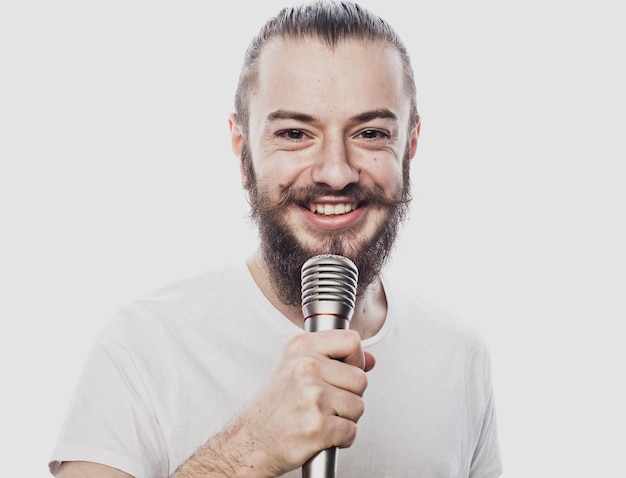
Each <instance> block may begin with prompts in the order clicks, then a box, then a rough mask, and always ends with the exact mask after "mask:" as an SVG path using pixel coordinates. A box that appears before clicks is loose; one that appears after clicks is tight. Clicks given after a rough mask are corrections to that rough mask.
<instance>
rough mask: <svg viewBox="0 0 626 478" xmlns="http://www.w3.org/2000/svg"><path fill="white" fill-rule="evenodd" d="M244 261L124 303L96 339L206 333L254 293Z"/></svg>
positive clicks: (148, 338) (133, 340) (136, 339)
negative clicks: (222, 316)
mask: <svg viewBox="0 0 626 478" xmlns="http://www.w3.org/2000/svg"><path fill="white" fill-rule="evenodd" d="M251 281H252V279H251V278H250V277H249V274H248V273H247V269H246V266H245V263H244V262H243V261H242V262H241V263H235V264H231V265H227V266H222V267H220V268H216V269H212V270H208V271H206V272H203V273H201V274H197V275H195V276H191V277H187V278H184V279H181V280H178V281H175V282H172V283H170V284H167V285H164V286H163V287H160V288H158V289H155V290H153V291H150V292H148V293H146V294H143V295H140V296H137V297H135V298H134V299H132V300H130V301H128V302H127V303H125V304H123V305H122V306H121V307H120V308H119V309H118V310H117V312H116V313H115V314H114V315H113V317H112V318H111V320H110V321H109V322H108V323H107V324H106V326H105V327H104V329H103V330H102V331H101V334H100V336H99V341H100V342H103V343H106V342H111V341H115V342H118V343H119V342H128V343H129V344H131V343H132V344H133V347H134V346H135V345H136V344H137V343H146V342H148V341H153V340H159V339H168V337H171V336H172V335H177V336H178V335H181V334H183V335H186V334H191V335H193V334H198V333H201V332H202V333H206V329H207V327H209V326H210V323H211V321H212V320H216V318H217V317H218V316H219V315H221V314H220V312H221V311H223V310H224V309H225V308H228V307H233V304H240V305H241V304H243V303H245V302H246V301H245V300H242V297H244V296H246V295H250V294H254V293H255V291H254V287H253V286H252V285H251V284H250V282H251Z"/></svg>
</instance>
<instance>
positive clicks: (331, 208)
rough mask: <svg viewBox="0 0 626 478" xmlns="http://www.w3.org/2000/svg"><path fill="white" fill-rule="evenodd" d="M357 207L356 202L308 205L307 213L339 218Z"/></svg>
mask: <svg viewBox="0 0 626 478" xmlns="http://www.w3.org/2000/svg"><path fill="white" fill-rule="evenodd" d="M357 207H358V204H357V203H356V202H345V203H337V204H329V203H310V204H309V205H308V209H309V211H311V212H312V213H313V214H318V215H320V216H339V215H341V214H347V213H349V212H351V211H354V210H355V209H356V208H357Z"/></svg>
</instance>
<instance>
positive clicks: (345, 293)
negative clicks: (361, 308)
mask: <svg viewBox="0 0 626 478" xmlns="http://www.w3.org/2000/svg"><path fill="white" fill-rule="evenodd" d="M301 275H302V313H303V314H304V320H305V326H306V324H307V322H308V321H307V319H309V318H312V317H317V318H318V319H316V322H320V320H326V321H328V320H330V321H331V322H332V321H335V320H339V321H340V322H339V324H340V326H337V325H334V326H328V327H325V328H347V323H348V322H349V321H350V319H351V318H352V314H353V312H354V304H355V301H356V290H357V284H358V279H359V272H358V269H357V267H356V265H355V264H354V262H352V261H351V260H350V259H348V258H347V257H343V256H339V255H335V254H324V255H320V256H314V257H311V258H310V259H309V260H308V261H306V262H305V263H304V265H303V266H302V274H301ZM322 317H326V319H320V318H322ZM343 322H345V324H344V323H343ZM320 327H323V325H322V324H321V323H319V324H318V326H316V329H318V330H319V329H320Z"/></svg>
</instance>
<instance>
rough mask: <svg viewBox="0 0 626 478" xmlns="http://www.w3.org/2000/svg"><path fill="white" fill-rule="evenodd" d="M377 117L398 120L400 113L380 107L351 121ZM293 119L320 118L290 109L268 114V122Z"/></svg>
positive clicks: (310, 120)
mask: <svg viewBox="0 0 626 478" xmlns="http://www.w3.org/2000/svg"><path fill="white" fill-rule="evenodd" d="M377 118H382V119H391V120H393V121H398V115H396V114H395V113H394V112H393V111H391V110H390V109H387V108H379V109H376V110H372V111H365V112H363V113H359V114H358V115H356V116H353V117H352V118H350V122H351V123H354V124H359V123H365V122H367V121H371V120H374V119H377ZM284 119H291V120H296V121H300V122H302V123H308V124H311V123H316V122H318V121H319V120H318V119H317V118H316V117H315V116H311V115H309V114H306V113H299V112H297V111H290V110H282V109H281V110H276V111H272V112H271V113H270V114H269V115H268V116H267V123H271V122H272V121H278V120H284Z"/></svg>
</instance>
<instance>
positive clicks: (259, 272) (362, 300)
mask: <svg viewBox="0 0 626 478" xmlns="http://www.w3.org/2000/svg"><path fill="white" fill-rule="evenodd" d="M246 263H247V265H248V269H249V270H250V274H251V275H252V278H253V279H254V281H255V282H256V284H257V286H258V287H259V289H261V292H263V294H264V295H265V297H266V298H267V300H269V301H270V303H271V304H272V305H273V306H274V307H276V309H278V311H280V312H281V313H282V314H283V315H284V316H285V317H286V318H287V319H289V320H290V321H291V322H293V323H294V324H295V325H297V326H298V327H300V328H301V329H304V318H303V316H302V308H301V307H300V306H293V305H287V304H284V303H283V302H282V301H281V300H280V299H279V298H278V295H277V294H276V292H275V291H274V288H273V286H272V281H271V280H270V276H269V270H268V267H267V265H266V264H265V262H264V260H263V255H262V254H261V253H260V252H259V251H257V252H256V253H254V254H253V255H252V256H251V257H250V258H248V260H247V261H246ZM386 316H387V298H386V296H385V291H384V289H383V286H382V283H381V281H380V278H376V280H375V281H374V282H373V283H372V284H371V285H370V286H369V287H368V288H367V289H366V290H365V292H364V293H363V294H361V295H360V296H359V298H358V299H357V301H356V304H355V307H354V314H353V316H352V320H351V321H350V329H352V330H355V331H357V332H358V333H359V335H360V336H361V339H367V338H370V337H372V336H374V335H376V333H378V331H379V330H380V328H381V327H382V326H383V323H384V322H385V317H386Z"/></svg>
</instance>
